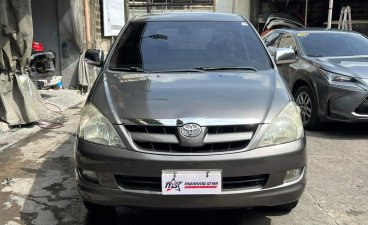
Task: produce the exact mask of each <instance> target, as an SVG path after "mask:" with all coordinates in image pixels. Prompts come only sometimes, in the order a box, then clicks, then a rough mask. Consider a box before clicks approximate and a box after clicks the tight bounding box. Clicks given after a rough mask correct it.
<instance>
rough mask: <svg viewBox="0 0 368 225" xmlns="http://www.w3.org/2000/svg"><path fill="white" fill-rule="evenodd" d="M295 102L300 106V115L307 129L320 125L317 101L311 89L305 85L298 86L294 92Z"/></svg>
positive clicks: (316, 127) (313, 128)
mask: <svg viewBox="0 0 368 225" xmlns="http://www.w3.org/2000/svg"><path fill="white" fill-rule="evenodd" d="M294 98H295V103H296V104H297V105H298V106H299V107H300V116H301V118H302V121H303V125H304V127H305V129H307V130H315V129H318V128H319V127H320V121H319V119H318V116H317V111H318V110H317V103H316V98H315V96H314V94H313V91H312V90H311V89H310V88H309V87H307V86H302V87H300V88H299V89H298V90H297V91H296V92H295V94H294Z"/></svg>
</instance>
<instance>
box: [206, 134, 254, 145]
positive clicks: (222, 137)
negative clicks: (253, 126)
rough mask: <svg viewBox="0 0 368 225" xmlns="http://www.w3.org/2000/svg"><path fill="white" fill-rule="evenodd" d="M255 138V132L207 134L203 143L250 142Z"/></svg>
mask: <svg viewBox="0 0 368 225" xmlns="http://www.w3.org/2000/svg"><path fill="white" fill-rule="evenodd" d="M252 137H253V132H241V133H228V134H207V136H206V137H205V138H204V141H203V143H205V144H209V143H211V144H212V143H221V142H231V141H242V140H250V139H252Z"/></svg>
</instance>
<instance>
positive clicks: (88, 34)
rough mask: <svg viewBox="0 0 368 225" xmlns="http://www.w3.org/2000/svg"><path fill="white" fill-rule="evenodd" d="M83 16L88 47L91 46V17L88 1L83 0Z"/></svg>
mask: <svg viewBox="0 0 368 225" xmlns="http://www.w3.org/2000/svg"><path fill="white" fill-rule="evenodd" d="M84 18H85V23H86V24H85V26H86V47H87V48H90V46H91V25H90V23H91V19H90V12H89V1H88V0H84Z"/></svg>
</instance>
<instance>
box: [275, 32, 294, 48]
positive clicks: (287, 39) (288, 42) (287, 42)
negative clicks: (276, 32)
mask: <svg viewBox="0 0 368 225" xmlns="http://www.w3.org/2000/svg"><path fill="white" fill-rule="evenodd" d="M290 47H291V48H293V49H294V50H295V51H296V50H297V48H296V43H295V41H294V38H293V36H292V35H291V34H290V33H285V34H283V35H282V37H281V40H280V43H279V48H290Z"/></svg>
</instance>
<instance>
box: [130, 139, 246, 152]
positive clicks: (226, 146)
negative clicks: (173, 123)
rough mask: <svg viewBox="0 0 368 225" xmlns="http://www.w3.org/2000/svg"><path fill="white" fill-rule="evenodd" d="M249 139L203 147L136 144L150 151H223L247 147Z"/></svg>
mask: <svg viewBox="0 0 368 225" xmlns="http://www.w3.org/2000/svg"><path fill="white" fill-rule="evenodd" d="M248 143H249V141H237V142H222V143H216V144H205V145H203V146H201V147H183V146H180V145H179V144H167V143H154V142H142V141H135V144H136V145H137V146H138V147H139V148H141V149H143V150H149V151H161V152H182V153H204V152H223V151H231V150H239V149H243V148H245V147H247V145H248Z"/></svg>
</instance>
